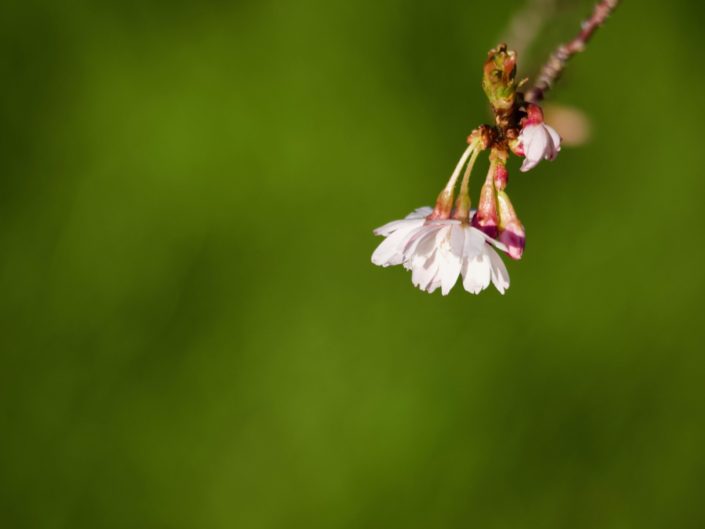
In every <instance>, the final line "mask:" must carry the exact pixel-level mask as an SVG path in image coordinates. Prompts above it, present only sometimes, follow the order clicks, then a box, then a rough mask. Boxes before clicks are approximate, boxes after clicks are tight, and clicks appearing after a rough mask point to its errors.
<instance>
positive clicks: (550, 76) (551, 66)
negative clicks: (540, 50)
mask: <svg viewBox="0 0 705 529" xmlns="http://www.w3.org/2000/svg"><path fill="white" fill-rule="evenodd" d="M617 4H619V0H600V1H599V2H598V3H597V5H595V9H594V11H593V12H592V16H591V17H590V18H589V19H587V20H586V21H584V22H583V23H582V24H581V26H580V27H581V29H580V33H578V35H577V36H576V37H575V38H574V39H573V40H571V41H570V42H569V43H567V44H561V45H560V46H559V47H558V49H557V50H556V51H554V52H553V53H552V54H551V56H550V57H549V58H548V61H547V62H546V64H545V65H544V66H543V68H542V69H541V73H540V74H539V76H538V78H537V79H536V82H535V83H534V86H533V87H532V88H531V89H530V90H529V91H528V92H526V94H525V95H524V100H525V101H527V102H529V103H538V102H539V101H541V100H542V99H543V98H544V96H545V94H546V92H548V91H549V90H550V89H551V87H552V86H553V83H555V82H556V80H557V79H558V78H559V77H560V75H561V73H562V72H563V69H564V68H565V65H566V63H567V62H568V60H569V59H570V58H571V57H572V56H573V55H575V54H576V53H579V52H581V51H583V50H584V49H585V45H586V44H587V43H588V41H589V40H590V39H591V38H592V35H593V34H594V33H595V31H596V30H597V28H599V27H600V26H601V25H602V24H604V22H605V20H607V17H608V16H609V15H610V13H612V11H614V9H615V8H616V7H617Z"/></svg>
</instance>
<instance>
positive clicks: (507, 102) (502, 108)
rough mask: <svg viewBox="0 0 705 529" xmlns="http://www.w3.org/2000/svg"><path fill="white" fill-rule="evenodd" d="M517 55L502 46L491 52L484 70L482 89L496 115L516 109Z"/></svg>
mask: <svg viewBox="0 0 705 529" xmlns="http://www.w3.org/2000/svg"><path fill="white" fill-rule="evenodd" d="M516 62H517V61H516V53H515V52H514V51H511V50H507V45H506V44H500V45H499V46H497V47H496V48H495V49H493V50H490V52H489V53H488V55H487V61H485V66H484V69H483V72H484V75H483V77H482V88H483V90H484V91H485V94H486V95H487V98H488V99H489V100H490V104H491V105H492V108H493V109H494V110H495V112H496V113H499V114H501V113H504V112H507V111H509V110H511V109H512V108H513V107H514V100H515V97H516V80H515V77H516Z"/></svg>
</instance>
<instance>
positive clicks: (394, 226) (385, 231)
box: [372, 219, 424, 237]
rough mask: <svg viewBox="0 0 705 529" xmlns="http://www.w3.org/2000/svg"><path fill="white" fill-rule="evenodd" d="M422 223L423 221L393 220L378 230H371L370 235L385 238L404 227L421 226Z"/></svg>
mask: <svg viewBox="0 0 705 529" xmlns="http://www.w3.org/2000/svg"><path fill="white" fill-rule="evenodd" d="M423 223H424V221H423V219H402V220H393V221H392V222H387V224H385V225H384V226H380V227H379V228H376V229H374V230H372V233H374V234H375V235H382V236H384V237H387V236H388V235H390V234H392V233H394V232H395V231H397V230H400V229H402V228H404V227H407V226H423Z"/></svg>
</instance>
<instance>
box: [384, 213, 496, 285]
mask: <svg viewBox="0 0 705 529" xmlns="http://www.w3.org/2000/svg"><path fill="white" fill-rule="evenodd" d="M432 212H433V210H432V209H431V208H429V207H424V208H419V209H417V210H416V211H414V212H413V213H411V214H409V215H407V217H406V218H404V219H402V220H396V221H393V222H390V223H388V224H385V225H384V226H382V227H380V228H377V229H376V230H374V233H375V234H376V235H382V236H384V237H386V238H385V239H384V241H382V243H381V244H380V245H379V246H378V247H377V249H376V250H375V252H374V253H373V254H372V262H373V263H374V264H376V265H379V266H385V267H386V266H392V265H398V264H402V265H403V266H404V268H406V269H407V270H410V271H411V281H412V283H413V284H414V286H416V287H418V288H420V289H421V290H425V291H426V292H434V291H435V290H436V289H438V288H440V289H441V293H442V294H443V295H444V296H445V295H447V294H448V293H449V292H450V290H451V289H452V288H453V286H455V284H456V283H457V281H458V278H459V277H460V276H462V278H463V287H464V288H465V290H467V291H468V292H471V293H472V294H478V293H480V292H481V291H482V290H484V289H485V288H487V287H488V286H489V284H490V282H491V283H493V284H494V286H495V287H496V288H497V290H499V292H500V293H502V294H504V292H505V290H506V289H507V288H509V273H508V272H507V268H506V266H505V265H504V263H503V262H502V259H501V258H500V257H499V255H498V254H497V252H496V251H495V250H494V248H493V246H495V247H497V248H499V249H500V250H502V251H507V249H506V247H505V246H504V245H503V244H502V243H500V242H499V241H497V240H495V239H491V238H490V237H488V236H487V235H485V234H484V233H483V232H482V231H480V230H478V229H476V228H473V227H472V226H471V225H470V221H471V218H470V217H468V218H467V219H466V221H465V222H463V221H462V220H458V219H450V218H449V219H435V220H429V218H428V217H429V216H430V215H431V213H432ZM473 213H474V212H472V213H471V215H472V214H473Z"/></svg>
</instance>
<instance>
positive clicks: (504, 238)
mask: <svg viewBox="0 0 705 529" xmlns="http://www.w3.org/2000/svg"><path fill="white" fill-rule="evenodd" d="M497 204H498V206H499V232H500V233H499V241H500V242H501V243H503V244H504V245H505V246H506V247H507V253H508V254H509V257H511V258H512V259H521V256H522V254H523V253H524V246H525V245H526V231H525V230H524V226H523V225H522V223H521V221H520V220H519V217H517V214H516V212H515V211H514V207H513V206H512V202H511V201H510V200H509V195H507V193H505V192H504V191H500V192H498V193H497Z"/></svg>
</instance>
